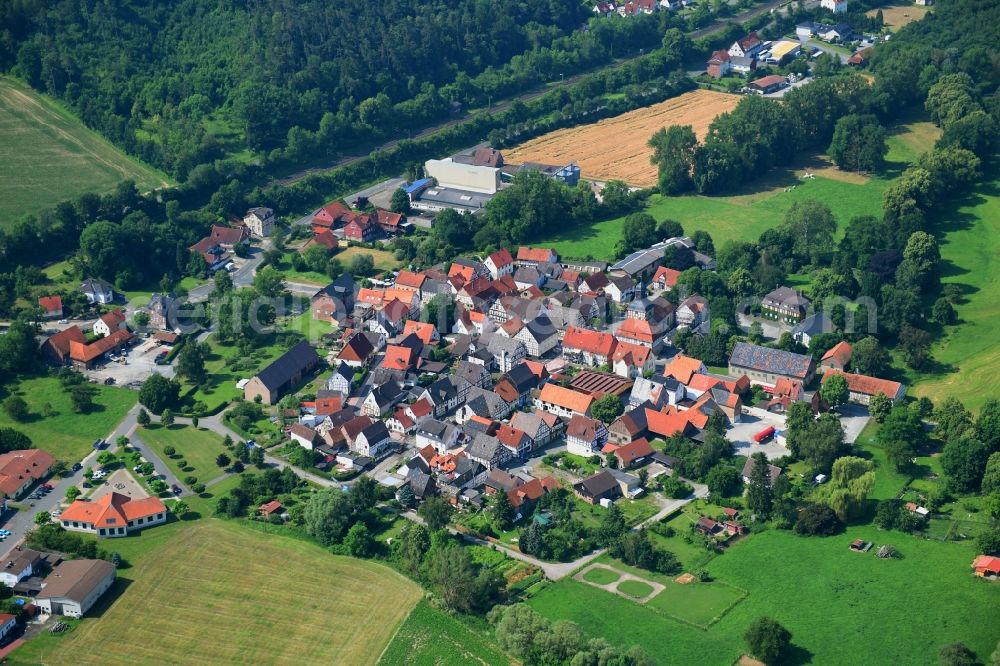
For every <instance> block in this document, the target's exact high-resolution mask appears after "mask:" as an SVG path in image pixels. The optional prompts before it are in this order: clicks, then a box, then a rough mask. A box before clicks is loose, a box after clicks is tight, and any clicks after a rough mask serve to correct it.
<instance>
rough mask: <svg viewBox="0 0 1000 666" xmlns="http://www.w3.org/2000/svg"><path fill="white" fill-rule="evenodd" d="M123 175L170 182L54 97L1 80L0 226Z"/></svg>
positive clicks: (150, 183)
mask: <svg viewBox="0 0 1000 666" xmlns="http://www.w3.org/2000/svg"><path fill="white" fill-rule="evenodd" d="M126 179H132V180H134V181H135V182H136V184H137V186H138V187H139V189H140V190H142V191H147V190H151V189H156V188H159V187H165V186H169V185H170V182H169V180H168V179H167V178H166V176H164V175H163V174H161V173H159V172H157V171H156V170H155V169H153V168H152V167H149V166H146V165H144V164H142V163H140V162H139V161H137V160H135V159H133V158H131V157H129V156H128V155H126V154H125V153H123V152H121V151H120V150H118V149H117V148H115V147H114V146H113V145H111V143H109V142H108V141H107V140H105V139H104V138H102V137H101V136H99V135H98V134H97V133H95V132H93V131H91V130H89V129H87V128H86V127H85V126H84V125H83V123H81V122H80V121H79V120H78V119H76V118H75V117H74V116H72V115H71V114H70V113H68V112H67V111H65V110H64V109H63V108H62V107H60V106H59V105H58V104H57V103H55V102H54V101H52V100H50V99H48V98H47V97H45V96H43V95H40V94H38V93H37V92H35V91H34V90H32V89H31V88H29V87H28V86H26V85H24V84H23V83H21V82H19V81H16V80H14V79H11V78H7V77H3V78H0V225H3V224H7V223H10V222H11V221H13V220H15V219H17V218H18V217H19V216H21V215H23V214H25V213H37V212H39V211H41V210H44V209H45V208H49V207H51V206H54V205H55V204H57V203H59V202H60V201H63V200H65V199H69V198H72V197H76V196H79V195H80V194H83V193H85V192H107V191H109V190H111V189H113V188H114V187H115V185H117V184H118V183H120V182H121V181H123V180H126Z"/></svg>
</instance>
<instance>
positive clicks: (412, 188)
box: [403, 178, 431, 194]
mask: <svg viewBox="0 0 1000 666" xmlns="http://www.w3.org/2000/svg"><path fill="white" fill-rule="evenodd" d="M430 182H431V179H430V178H421V179H420V180H417V181H414V182H412V183H410V184H409V185H407V186H406V187H404V188H403V191H404V192H406V193H407V194H413V193H414V192H416V191H417V190H419V189H420V188H422V187H426V186H427V185H428V184H429V183H430Z"/></svg>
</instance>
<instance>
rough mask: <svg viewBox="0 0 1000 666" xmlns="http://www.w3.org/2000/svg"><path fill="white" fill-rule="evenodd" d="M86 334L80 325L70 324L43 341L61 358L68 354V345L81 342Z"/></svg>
mask: <svg viewBox="0 0 1000 666" xmlns="http://www.w3.org/2000/svg"><path fill="white" fill-rule="evenodd" d="M86 339H87V338H86V336H85V335H84V334H83V331H82V330H80V327H79V326H77V325H75V324H74V325H73V326H70V327H69V328H67V329H65V330H62V331H59V332H58V333H56V334H55V335H53V336H51V337H50V338H49V339H48V340H46V341H45V344H47V345H48V346H49V347H51V348H52V349H53V350H55V352H56V355H57V356H59V357H60V358H61V359H62V358H66V357H67V356H69V349H70V345H71V344H72V343H74V342H79V343H83V342H84V341H85V340H86Z"/></svg>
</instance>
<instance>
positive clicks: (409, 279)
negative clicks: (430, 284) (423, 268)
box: [396, 270, 427, 289]
mask: <svg viewBox="0 0 1000 666" xmlns="http://www.w3.org/2000/svg"><path fill="white" fill-rule="evenodd" d="M426 279H427V276H426V275H425V274H424V273H422V272H421V273H414V272H413V271H406V270H403V271H399V275H397V276H396V286H397V287H410V288H412V289H420V288H421V287H422V286H423V285H424V281H425V280H426Z"/></svg>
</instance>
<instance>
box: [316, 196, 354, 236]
mask: <svg viewBox="0 0 1000 666" xmlns="http://www.w3.org/2000/svg"><path fill="white" fill-rule="evenodd" d="M351 214H352V211H351V209H350V208H348V207H347V206H345V205H344V204H342V203H341V202H339V201H332V202H330V203H328V204H326V205H325V206H323V207H322V208H320V209H319V210H318V211H316V214H315V215H313V221H312V228H313V233H314V234H319V233H323V232H324V231H328V230H330V229H333V228H334V227H336V226H337V225H338V224H340V223H342V222H343V221H344V220H345V219H346V218H347V217H348V216H350V215H351Z"/></svg>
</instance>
